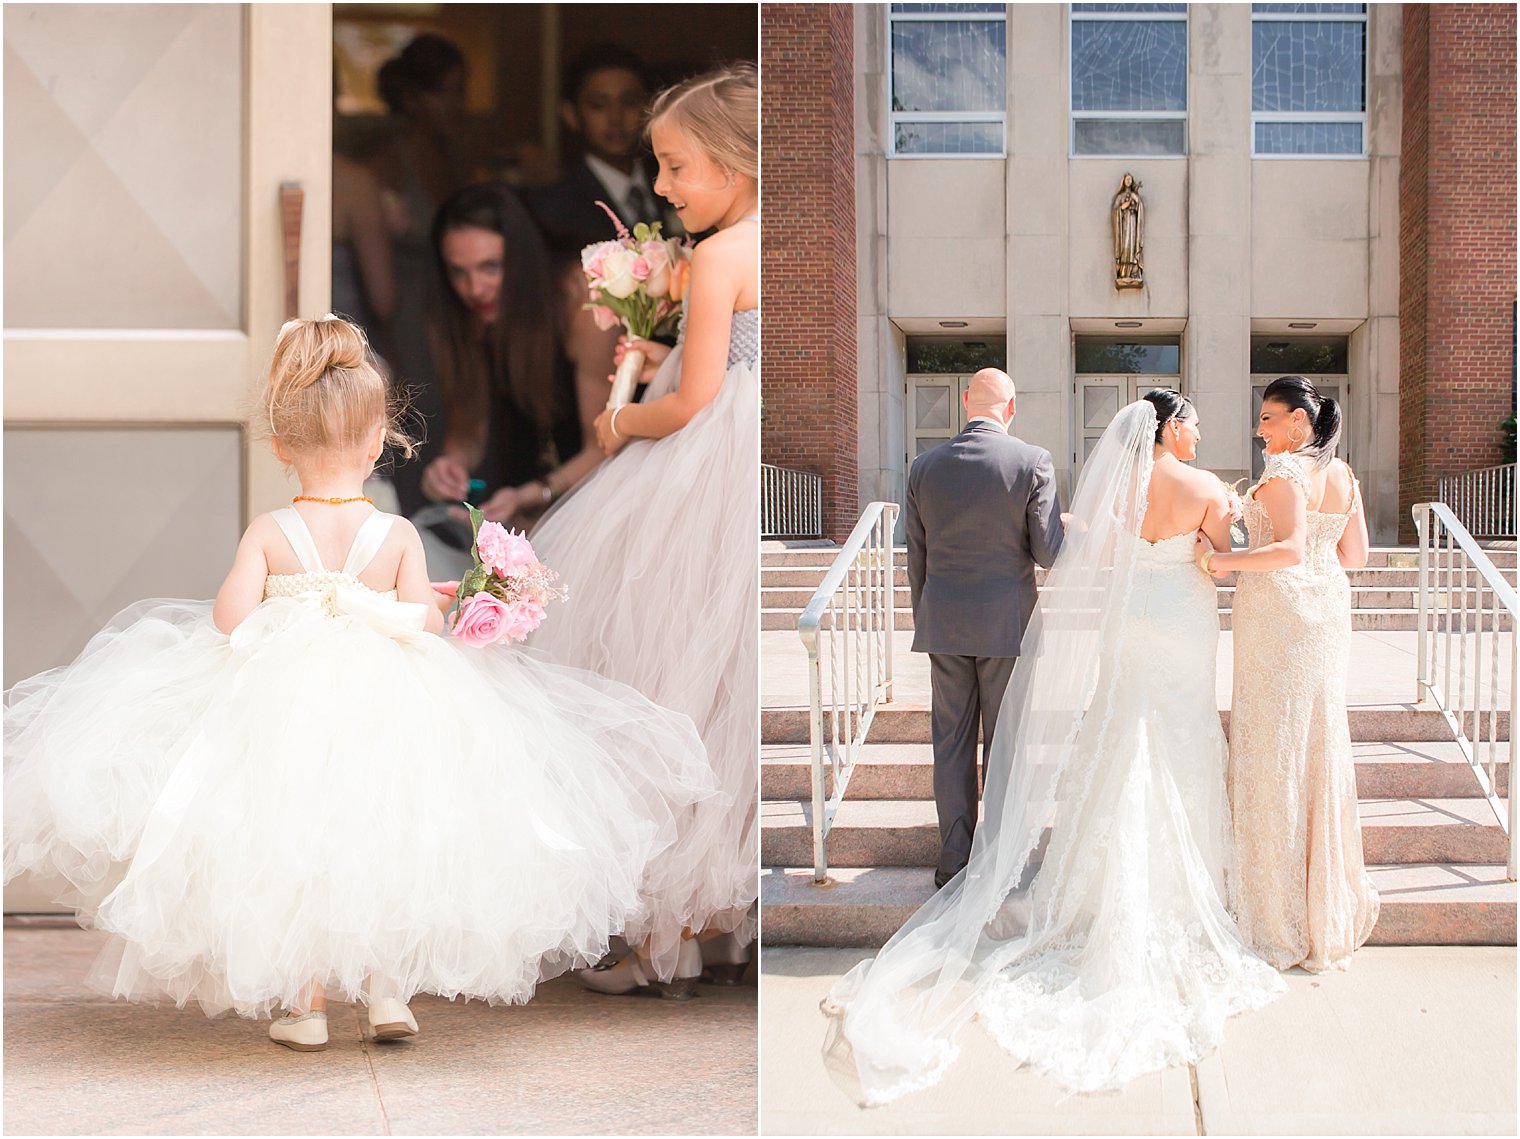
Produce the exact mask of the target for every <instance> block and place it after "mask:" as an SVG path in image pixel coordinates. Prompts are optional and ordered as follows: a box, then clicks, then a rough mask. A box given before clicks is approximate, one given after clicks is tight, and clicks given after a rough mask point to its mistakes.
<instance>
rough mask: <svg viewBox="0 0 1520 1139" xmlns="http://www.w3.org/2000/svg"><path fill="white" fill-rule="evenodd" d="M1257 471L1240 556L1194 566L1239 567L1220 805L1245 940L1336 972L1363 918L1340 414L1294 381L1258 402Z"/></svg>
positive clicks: (1358, 535) (1356, 537)
mask: <svg viewBox="0 0 1520 1139" xmlns="http://www.w3.org/2000/svg"><path fill="white" fill-rule="evenodd" d="M1259 420H1260V424H1259V428H1258V432H1257V433H1258V434H1259V435H1260V436H1261V437H1262V438H1263V439H1264V440H1265V441H1266V451H1267V461H1266V469H1265V470H1264V471H1263V472H1262V476H1261V480H1260V481H1259V482H1258V483H1257V484H1256V485H1255V486H1254V487H1252V488H1251V490H1250V491H1249V492H1248V493H1247V495H1246V498H1245V503H1244V506H1245V520H1246V526H1247V528H1248V529H1249V531H1250V536H1251V546H1250V549H1249V550H1241V551H1237V552H1233V553H1231V552H1220V553H1215V552H1214V550H1213V547H1212V546H1210V545H1209V543H1208V542H1207V540H1205V539H1200V541H1199V545H1198V552H1199V562H1200V564H1201V565H1202V566H1203V568H1204V569H1205V570H1206V571H1207V572H1210V573H1212V574H1214V575H1215V576H1223V575H1225V574H1228V573H1231V572H1239V573H1240V577H1239V582H1238V585H1237V586H1236V590H1235V607H1234V616H1233V625H1234V638H1233V639H1234V642H1235V681H1234V694H1233V698H1232V700H1231V705H1232V707H1231V713H1230V765H1229V793H1230V810H1231V814H1232V816H1233V818H1234V827H1235V862H1236V874H1237V878H1236V882H1235V888H1234V889H1233V890H1232V891H1231V894H1232V898H1233V902H1234V906H1235V912H1236V918H1237V920H1238V922H1239V924H1240V929H1241V932H1242V933H1243V934H1244V935H1245V937H1246V940H1247V941H1248V942H1249V943H1250V944H1251V945H1252V947H1253V948H1254V949H1255V950H1256V952H1257V953H1259V954H1260V955H1261V956H1262V957H1263V958H1264V959H1265V960H1267V961H1270V962H1271V963H1272V964H1273V965H1276V966H1277V967H1278V968H1279V969H1287V968H1290V967H1292V966H1294V965H1299V966H1301V967H1303V968H1304V969H1307V970H1309V971H1310V972H1316V973H1317V972H1321V971H1324V970H1327V969H1344V968H1346V967H1347V965H1348V964H1350V960H1351V954H1352V953H1353V952H1354V951H1355V950H1356V949H1357V947H1358V946H1360V945H1361V944H1362V943H1363V942H1365V941H1366V940H1367V937H1368V935H1369V934H1371V932H1372V927H1373V925H1375V924H1376V922H1377V915H1378V896H1377V891H1376V890H1374V889H1373V886H1372V883H1371V881H1370V880H1369V879H1368V877H1367V870H1366V867H1365V865H1364V863H1363V859H1362V831H1361V825H1360V823H1359V821H1358V818H1357V800H1356V768H1355V764H1354V762H1353V758H1352V754H1351V733H1350V729H1349V726H1348V724H1347V720H1346V672H1347V667H1348V664H1349V661H1350V656H1351V587H1350V585H1349V584H1348V582H1347V580H1346V570H1347V569H1359V568H1360V567H1362V566H1364V565H1366V564H1367V520H1366V517H1365V515H1364V514H1363V512H1362V500H1361V493H1360V488H1359V487H1358V485H1357V481H1356V476H1355V475H1354V474H1352V472H1351V468H1350V467H1349V466H1347V465H1346V464H1345V463H1344V462H1342V461H1340V460H1338V459H1336V458H1334V455H1335V443H1336V440H1337V438H1338V437H1339V436H1340V420H1341V416H1340V409H1339V408H1338V407H1336V405H1335V401H1334V400H1332V399H1329V398H1327V397H1323V396H1321V395H1320V394H1319V393H1318V392H1317V391H1315V389H1314V387H1313V385H1312V384H1310V383H1309V382H1308V381H1307V380H1305V379H1303V378H1302V377H1300V376H1284V377H1282V378H1281V379H1278V380H1275V381H1273V382H1272V384H1271V385H1270V386H1269V387H1268V388H1267V390H1266V393H1265V395H1264V396H1263V399H1262V405H1261V413H1260V416H1259Z"/></svg>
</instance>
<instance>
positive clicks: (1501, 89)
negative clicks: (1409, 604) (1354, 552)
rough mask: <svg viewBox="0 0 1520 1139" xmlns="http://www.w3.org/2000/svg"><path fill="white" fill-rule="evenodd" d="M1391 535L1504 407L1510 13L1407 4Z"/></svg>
mask: <svg viewBox="0 0 1520 1139" xmlns="http://www.w3.org/2000/svg"><path fill="white" fill-rule="evenodd" d="M1403 114H1404V118H1403V147H1402V150H1403V153H1402V157H1401V161H1400V170H1399V200H1400V215H1401V216H1400V224H1401V230H1400V238H1399V252H1400V261H1401V263H1402V271H1401V278H1400V284H1399V294H1400V295H1399V359H1400V364H1399V465H1400V485H1399V505H1400V534H1401V536H1402V537H1403V538H1404V539H1406V540H1407V539H1409V538H1411V537H1412V536H1413V529H1412V525H1411V522H1410V519H1409V506H1410V504H1411V503H1414V502H1418V501H1422V500H1424V499H1428V498H1431V497H1434V495H1435V490H1436V480H1437V479H1438V478H1440V476H1442V475H1445V474H1458V473H1460V472H1462V471H1467V470H1472V469H1473V468H1476V467H1485V466H1491V465H1493V464H1495V463H1497V462H1498V461H1499V437H1500V436H1499V422H1500V420H1502V419H1503V418H1504V417H1505V416H1507V415H1508V414H1509V413H1510V411H1511V410H1512V409H1513V401H1512V398H1511V374H1512V373H1511V368H1512V366H1513V359H1512V354H1513V319H1514V318H1513V311H1514V310H1513V305H1514V301H1515V288H1516V284H1515V271H1516V265H1515V178H1516V166H1515V160H1516V152H1515V7H1514V6H1513V5H1510V4H1406V5H1404V111H1403Z"/></svg>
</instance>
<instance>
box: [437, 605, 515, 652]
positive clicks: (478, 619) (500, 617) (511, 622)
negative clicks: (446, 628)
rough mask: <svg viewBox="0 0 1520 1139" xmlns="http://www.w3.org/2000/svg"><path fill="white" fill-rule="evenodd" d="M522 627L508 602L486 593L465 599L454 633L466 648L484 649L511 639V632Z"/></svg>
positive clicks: (453, 626) (454, 625) (454, 624)
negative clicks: (512, 613)
mask: <svg viewBox="0 0 1520 1139" xmlns="http://www.w3.org/2000/svg"><path fill="white" fill-rule="evenodd" d="M520 624H521V618H519V617H514V616H512V615H511V613H510V610H509V607H508V606H507V604H506V603H505V602H503V601H500V600H498V599H497V598H495V597H492V596H491V595H490V594H489V593H485V592H483V591H482V592H480V593H477V594H475V596H473V597H466V598H465V599H464V603H463V604H462V605H460V607H459V615H458V617H457V618H456V619H455V621H454V623H453V625H452V626H451V629H452V631H453V634H454V636H456V637H458V638H459V639H460V640H461V641H463V642H464V643H465V644H467V645H469V646H470V647H471V648H475V649H481V648H485V646H486V645H489V644H494V643H495V642H496V641H499V640H501V638H502V637H503V636H507V635H509V630H510V629H515V628H517V627H518V625H520ZM515 639H517V640H521V639H522V637H521V635H520V636H518V637H517V638H515Z"/></svg>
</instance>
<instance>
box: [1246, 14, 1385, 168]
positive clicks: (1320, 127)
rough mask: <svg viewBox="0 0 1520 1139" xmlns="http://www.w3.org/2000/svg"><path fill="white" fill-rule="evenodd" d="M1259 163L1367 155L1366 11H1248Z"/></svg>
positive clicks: (1254, 128)
mask: <svg viewBox="0 0 1520 1139" xmlns="http://www.w3.org/2000/svg"><path fill="white" fill-rule="evenodd" d="M1251 129H1252V131H1253V132H1254V134H1255V141H1254V151H1255V153H1256V155H1257V156H1293V155H1343V156H1348V157H1352V158H1358V157H1361V156H1362V155H1364V154H1366V152H1367V142H1366V135H1367V6H1366V5H1365V4H1253V5H1251Z"/></svg>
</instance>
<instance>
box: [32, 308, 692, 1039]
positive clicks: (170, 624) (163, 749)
mask: <svg viewBox="0 0 1520 1139" xmlns="http://www.w3.org/2000/svg"><path fill="white" fill-rule="evenodd" d="M259 417H260V418H262V419H264V420H265V421H266V422H265V424H264V426H265V427H266V428H267V430H268V432H269V434H270V435H271V437H272V440H271V441H272V446H273V449H274V452H275V454H276V456H278V457H279V458H280V459H281V460H282V461H283V462H285V463H286V464H288V465H289V466H291V467H293V468H294V469H295V473H296V475H297V477H298V479H299V481H300V485H301V493H300V494H299V495H298V496H296V498H295V499H293V500H292V505H291V506H290V507H289V508H285V509H281V510H276V511H274V512H272V513H270V514H265V515H262V516H260V517H258V518H256V519H254V521H253V524H252V525H251V526H249V528H248V531H247V533H246V534H245V535H244V536H243V539H242V541H241V543H240V544H239V546H238V550H237V554H236V557H235V560H234V562H233V566H232V569H231V572H230V573H229V574H228V575H227V579H226V581H225V583H224V584H223V585H222V588H221V590H220V592H219V593H218V595H217V597H216V600H215V602H214V603H213V602H209V601H176V600H151V601H144V602H140V603H138V604H136V605H133V606H131V607H129V608H127V609H126V610H124V611H122V612H121V613H120V614H118V615H117V616H116V617H115V618H114V619H113V620H112V621H111V623H110V624H109V625H108V626H107V627H106V628H105V629H104V630H103V631H102V632H100V633H99V634H97V635H96V636H95V637H94V638H93V639H92V640H91V641H90V642H89V644H88V645H86V647H85V648H84V650H83V652H81V653H80V655H79V657H78V658H77V659H76V660H75V661H74V662H73V663H72V664H70V665H67V666H65V667H62V668H56V669H53V670H51V671H49V672H45V673H42V674H40V675H38V676H35V677H32V678H31V679H29V680H26V681H23V682H21V683H20V684H18V685H16V686H15V687H14V688H13V689H12V690H11V691H10V692H9V693H7V697H6V709H5V807H4V810H5V877H6V879H7V880H9V879H10V878H12V877H14V876H15V875H17V874H19V873H21V872H22V871H34V872H39V873H43V874H57V875H61V876H62V877H63V878H65V879H67V880H68V882H69V883H71V885H72V887H73V889H72V891H71V892H70V893H69V894H68V895H67V896H66V897H65V898H64V899H61V900H64V901H66V902H68V903H69V904H70V905H72V906H73V907H74V908H75V909H76V910H77V911H78V914H79V918H80V921H81V923H83V924H87V925H92V926H95V927H97V928H100V929H103V930H106V931H109V932H110V933H111V934H112V935H113V936H112V937H111V940H110V944H109V946H108V948H107V950H106V951H105V952H104V953H103V954H102V956H101V958H100V959H99V960H98V961H97V963H96V966H95V969H94V973H93V976H92V981H93V982H94V983H95V984H96V985H97V986H99V987H101V988H103V989H104V990H105V991H107V992H110V993H111V994H113V995H115V996H122V997H127V998H129V999H133V1000H163V999H167V1000H172V1001H173V1002H174V1003H175V1004H176V1005H180V1006H183V1005H185V1004H186V1003H187V1002H191V1001H194V1002H197V1003H198V1004H199V1005H200V1006H201V1007H202V1008H203V1009H204V1010H205V1012H206V1013H207V1014H208V1015H214V1014H217V1013H220V1012H223V1011H226V1010H229V1009H230V1010H232V1011H234V1012H236V1013H237V1014H239V1015H241V1016H247V1017H260V1016H265V1015H270V1014H272V1013H273V1012H275V1011H276V1010H278V1009H280V1008H284V1009H287V1010H289V1012H288V1013H287V1015H285V1016H284V1017H282V1018H280V1019H276V1020H275V1021H274V1022H273V1023H272V1025H271V1027H270V1036H271V1038H272V1039H274V1040H275V1041H277V1042H279V1043H281V1044H284V1045H287V1046H288V1047H291V1048H295V1049H301V1050H315V1049H320V1048H322V1047H324V1046H325V1045H326V1043H327V1025H326V1016H325V1013H324V1011H323V1010H324V1009H325V1008H326V1001H327V999H328V998H334V999H339V998H341V999H343V1000H350V1001H362V1002H363V1003H364V1004H365V1005H366V1006H367V1009H368V1016H367V1020H368V1023H369V1028H370V1031H371V1033H372V1035H373V1036H374V1037H376V1038H379V1039H384V1038H390V1037H404V1036H409V1035H412V1034H414V1033H415V1032H416V1031H417V1023H416V1021H415V1019H413V1017H412V1015H411V1012H410V1011H409V1010H408V1008H407V1006H406V1002H407V1001H408V1000H409V999H410V998H411V996H412V995H413V994H414V993H418V992H430V993H437V994H440V995H442V996H446V997H451V998H452V997H455V996H461V995H462V996H466V997H479V998H483V999H485V1000H488V1001H491V1002H493V1003H495V1002H520V1001H525V1000H527V999H528V998H529V997H530V996H531V995H532V993H533V990H534V986H535V985H536V984H537V982H538V981H539V980H540V979H541V978H543V977H546V976H553V975H554V974H556V973H557V972H560V971H563V970H565V969H567V968H572V967H575V966H577V965H584V964H586V963H588V962H591V961H595V960H597V959H598V958H600V957H601V956H602V955H603V954H604V953H605V952H606V950H607V945H608V939H609V937H610V936H611V935H613V934H615V933H618V932H619V931H621V930H623V929H624V928H626V927H627V926H628V925H629V924H630V923H636V922H638V921H639V920H640V919H641V917H642V914H643V907H644V906H645V902H644V900H643V899H644V898H645V897H646V896H648V895H650V894H654V895H659V894H660V893H662V892H663V891H666V890H669V889H671V888H672V880H674V881H680V880H684V877H685V876H688V875H692V874H695V873H696V872H697V871H696V867H695V866H694V865H693V862H692V861H691V860H688V861H684V862H683V861H682V860H681V859H680V858H679V856H673V855H672V853H671V847H672V844H673V843H674V840H675V838H676V826H675V820H676V817H677V816H678V815H681V814H684V813H685V812H687V811H689V810H690V809H691V807H692V805H693V804H699V803H700V802H701V801H702V800H704V799H706V798H708V797H710V796H712V795H713V794H714V793H715V790H716V788H715V784H714V780H713V775H712V772H711V769H710V768H709V767H708V765H707V762H706V758H705V756H704V753H703V748H702V744H701V741H700V740H699V738H698V737H697V734H696V732H695V730H694V729H693V726H692V723H691V721H690V720H689V719H688V718H687V717H686V716H684V715H680V714H677V713H672V712H669V711H666V710H665V709H663V708H660V707H657V706H655V705H654V704H652V703H650V702H649V701H648V700H646V699H645V698H644V697H642V696H640V695H639V694H637V693H636V692H634V691H632V690H631V689H628V688H625V687H623V686H622V685H620V684H617V683H615V682H612V681H609V680H605V679H603V678H601V677H598V676H595V675H593V674H591V673H586V672H580V671H577V670H574V669H568V668H563V667H558V666H554V665H549V664H547V663H545V662H543V661H541V660H539V659H537V658H536V657H535V656H533V655H531V654H530V653H528V652H526V651H524V650H521V649H512V648H505V647H489V648H477V647H472V645H471V644H470V643H468V641H467V640H464V639H460V638H455V637H440V636H437V635H435V634H437V633H438V632H439V631H440V629H441V627H442V624H443V622H442V617H441V613H440V611H439V606H438V604H435V601H437V598H436V595H435V594H434V592H433V591H432V589H431V588H430V586H429V584H428V580H427V573H426V566H425V563H424V560H423V555H422V547H421V544H420V542H419V539H418V537H417V533H416V531H415V530H414V529H413V527H412V526H411V524H410V523H409V522H407V521H406V520H405V519H402V518H397V517H395V516H393V515H388V514H383V513H380V512H378V511H376V510H375V509H374V507H373V506H372V505H371V504H370V503H369V501H368V500H367V499H365V498H364V497H363V490H362V485H363V482H364V479H365V477H366V476H367V475H368V474H369V473H370V470H371V468H372V467H373V465H374V463H375V461H376V459H377V458H378V456H379V455H380V453H381V450H382V448H383V447H384V446H385V445H386V444H387V443H391V442H395V443H400V444H402V445H403V446H404V445H405V444H406V440H405V439H403V438H401V437H400V436H399V435H398V434H397V433H396V432H395V431H394V430H393V428H392V427H391V413H390V409H389V408H388V407H387V398H386V390H385V384H384V381H383V380H382V379H381V377H380V376H379V375H378V374H377V372H376V371H375V369H374V367H373V366H372V363H371V358H370V357H369V355H368V352H367V347H366V345H365V343H364V339H363V336H362V334H361V333H360V332H359V331H358V330H357V329H356V328H354V327H353V326H352V325H350V324H348V323H347V322H345V321H343V320H339V319H337V318H333V317H329V318H327V319H323V320H314V321H306V320H301V321H292V322H290V323H289V324H287V325H286V326H285V327H284V328H283V329H282V330H281V332H280V336H279V339H278V340H277V342H276V345H275V351H274V359H273V363H272V364H271V366H270V369H269V374H268V379H267V383H266V387H265V392H264V398H263V401H262V405H261V409H260V412H259ZM548 620H549V623H551V624H552V623H553V620H554V614H552V613H551V614H550V616H549V618H548ZM699 855H700V852H695V854H694V856H693V858H695V857H696V856H699Z"/></svg>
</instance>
